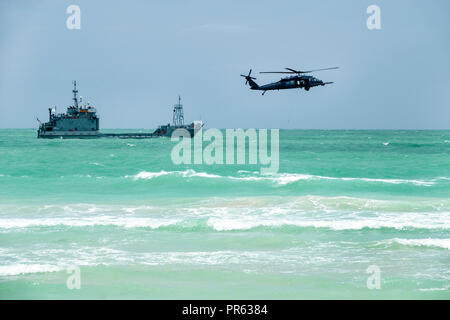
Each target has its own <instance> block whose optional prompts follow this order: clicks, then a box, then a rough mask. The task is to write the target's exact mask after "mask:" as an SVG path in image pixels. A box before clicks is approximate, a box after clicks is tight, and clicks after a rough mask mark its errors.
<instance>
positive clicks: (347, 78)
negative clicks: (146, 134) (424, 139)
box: [0, 0, 450, 129]
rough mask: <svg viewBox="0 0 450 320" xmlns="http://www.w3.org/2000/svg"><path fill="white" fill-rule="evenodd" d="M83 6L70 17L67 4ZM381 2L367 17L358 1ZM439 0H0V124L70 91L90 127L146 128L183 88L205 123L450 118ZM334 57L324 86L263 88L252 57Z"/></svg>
mask: <svg viewBox="0 0 450 320" xmlns="http://www.w3.org/2000/svg"><path fill="white" fill-rule="evenodd" d="M70 4H76V5H79V6H80V8H81V30H69V29H67V28H66V19H67V17H68V14H66V8H67V7H68V6H69V5H70ZM371 4H377V5H379V6H380V8H381V25H382V29H381V30H379V31H370V30H368V29H367V28H366V19H367V17H368V15H367V14H366V8H367V7H368V6H369V5H371ZM449 9H450V2H449V1H447V0H436V1H407V0H403V1H380V0H370V1H365V0H344V1H335V0H328V1H298V0H295V1H272V0H271V1H261V0H258V1H256V0H255V1H242V0H241V1H187V0H185V1H184V0H178V1H174V0H172V1H170V0H169V1H163V0H160V1H144V0H143V1H137V0H135V1H132V0H130V1H106V0H71V1H65V0H48V1H24V0H2V1H0V127H2V128H5V127H9V128H11V127H25V128H32V127H36V126H37V122H36V116H38V117H39V118H40V119H41V120H47V108H48V107H50V106H52V105H57V107H58V111H63V110H65V108H66V107H67V106H68V105H69V104H70V103H71V100H70V99H71V97H72V95H71V89H72V84H71V82H72V80H73V79H76V80H77V81H78V84H79V90H80V94H81V95H82V96H84V97H86V99H88V100H90V101H91V102H92V103H93V104H94V105H96V107H97V109H98V110H99V114H100V116H101V127H102V128H154V127H156V126H157V125H158V124H162V123H167V122H168V121H169V120H170V118H171V115H172V113H171V105H172V104H173V103H175V102H176V100H177V96H178V94H181V96H182V99H183V103H184V107H185V119H186V120H196V119H200V118H201V119H202V120H203V121H206V123H207V126H208V127H220V128H234V127H267V128H305V129H308V128H325V129H334V128H348V129H373V128H377V129H385V128H388V129H395V128H405V129H414V128H418V129H433V128H441V129H449V128H450V90H449V89H450V78H449V71H450V41H449V39H450V19H449V17H448V15H449V14H450V10H449ZM332 66H339V67H340V69H339V70H332V71H324V72H320V73H316V74H315V76H317V77H318V78H320V79H322V80H324V81H335V84H332V85H330V86H326V87H320V88H313V89H311V91H309V92H305V91H303V90H287V91H279V92H267V93H266V95H265V96H261V93H260V92H258V91H250V90H249V89H248V87H245V86H244V82H245V80H244V79H243V78H241V77H240V76H239V74H241V73H247V72H248V70H249V69H250V68H252V69H253V70H254V71H253V72H254V75H255V76H256V77H257V78H258V79H257V80H256V82H257V83H258V84H264V83H267V82H271V81H276V80H278V79H279V77H278V75H260V74H258V73H257V72H259V71H264V70H273V69H275V70H276V69H282V68H284V67H291V68H296V69H309V68H323V67H332Z"/></svg>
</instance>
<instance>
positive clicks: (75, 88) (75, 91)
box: [72, 80, 78, 108]
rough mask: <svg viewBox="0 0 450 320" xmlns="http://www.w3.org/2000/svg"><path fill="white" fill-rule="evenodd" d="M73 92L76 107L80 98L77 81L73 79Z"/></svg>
mask: <svg viewBox="0 0 450 320" xmlns="http://www.w3.org/2000/svg"><path fill="white" fill-rule="evenodd" d="M72 92H73V101H74V102H75V107H76V108H78V98H77V93H78V90H77V81H76V80H75V81H73V90H72Z"/></svg>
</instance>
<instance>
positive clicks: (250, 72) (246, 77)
mask: <svg viewBox="0 0 450 320" xmlns="http://www.w3.org/2000/svg"><path fill="white" fill-rule="evenodd" d="M251 74H252V69H250V71H249V72H248V75H246V76H245V75H243V74H241V77H244V78H245V80H246V81H245V85H247V84H248V81H249V80H256V78H254V77H251V76H250V75H251Z"/></svg>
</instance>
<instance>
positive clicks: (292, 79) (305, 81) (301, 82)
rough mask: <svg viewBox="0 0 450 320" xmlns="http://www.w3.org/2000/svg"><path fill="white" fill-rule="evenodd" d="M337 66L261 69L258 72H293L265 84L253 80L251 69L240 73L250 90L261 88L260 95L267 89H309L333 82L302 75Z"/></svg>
mask: <svg viewBox="0 0 450 320" xmlns="http://www.w3.org/2000/svg"><path fill="white" fill-rule="evenodd" d="M338 68H339V67H332V68H325V69H315V70H308V71H300V70H295V69H292V68H285V69H286V70H288V71H263V72H260V73H283V74H294V75H293V76H289V77H285V78H281V80H279V81H277V82H272V83H268V84H265V85H262V86H260V85H258V84H257V83H256V82H255V81H253V80H256V78H254V77H252V76H251V74H252V69H250V71H249V73H248V75H243V74H241V77H244V78H245V80H246V81H245V84H246V85H247V84H250V89H251V90H261V91H263V93H262V95H264V93H266V91H269V90H284V89H296V88H303V89H305V90H306V91H309V89H310V88H312V87H317V86H324V85H326V84H331V83H333V82H323V81H322V80H320V79H317V78H315V77H313V76H307V75H303V74H305V73H311V72H316V71H323V70H332V69H338Z"/></svg>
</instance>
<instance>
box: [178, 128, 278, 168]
mask: <svg viewBox="0 0 450 320" xmlns="http://www.w3.org/2000/svg"><path fill="white" fill-rule="evenodd" d="M171 140H172V141H173V142H178V143H177V144H176V145H175V146H174V147H173V149H172V152H171V158H172V162H173V163H174V164H176V165H180V164H188V165H190V164H194V165H195V164H198V165H201V164H207V165H213V164H215V165H236V164H239V165H244V164H247V162H246V160H247V155H246V153H247V152H246V151H247V150H248V164H249V165H260V172H261V174H275V173H278V169H279V163H280V160H279V159H280V154H279V153H280V152H279V149H280V148H279V145H280V142H279V140H280V138H279V129H270V143H268V130H267V129H258V130H256V129H253V128H250V129H247V130H244V129H225V137H224V134H223V130H219V129H215V128H211V129H207V130H205V132H203V129H199V130H198V132H196V134H195V135H194V137H193V138H191V135H190V133H189V132H188V131H187V130H186V129H182V128H180V129H176V130H174V132H173V133H172V136H171ZM203 142H210V143H209V144H208V145H206V146H203ZM247 142H248V148H246V146H247ZM269 145H270V155H269V152H268V149H269ZM192 149H193V150H192ZM224 155H225V157H224ZM224 158H225V159H224ZM263 166H265V167H263Z"/></svg>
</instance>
